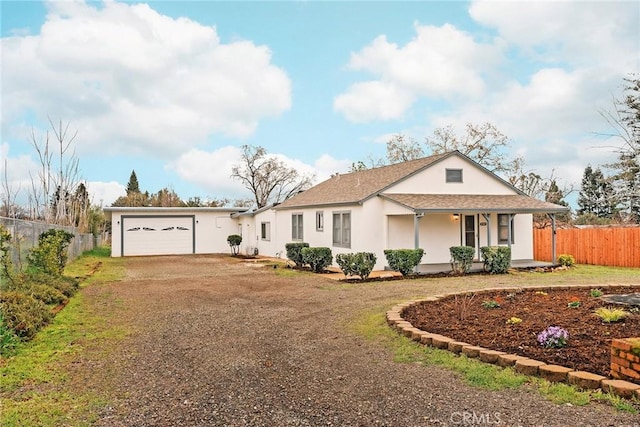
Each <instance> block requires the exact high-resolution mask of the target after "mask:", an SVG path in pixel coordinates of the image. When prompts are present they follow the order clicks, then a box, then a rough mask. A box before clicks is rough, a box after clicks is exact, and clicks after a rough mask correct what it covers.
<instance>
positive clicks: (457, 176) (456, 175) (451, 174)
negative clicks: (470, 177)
mask: <svg viewBox="0 0 640 427" xmlns="http://www.w3.org/2000/svg"><path fill="white" fill-rule="evenodd" d="M446 174H447V182H462V169H446Z"/></svg>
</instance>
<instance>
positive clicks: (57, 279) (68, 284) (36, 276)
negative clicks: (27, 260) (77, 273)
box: [20, 272, 80, 297]
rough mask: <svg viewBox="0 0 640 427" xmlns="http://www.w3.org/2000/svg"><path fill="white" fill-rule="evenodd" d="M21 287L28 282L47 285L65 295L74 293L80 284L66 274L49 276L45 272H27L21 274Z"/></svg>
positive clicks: (69, 295) (68, 295)
mask: <svg viewBox="0 0 640 427" xmlns="http://www.w3.org/2000/svg"><path fill="white" fill-rule="evenodd" d="M20 281H21V282H22V283H23V285H22V287H25V285H28V284H40V285H47V286H50V287H52V288H54V289H57V290H58V291H60V292H62V294H63V295H65V296H66V297H71V296H73V295H75V293H76V292H77V291H78V287H79V286H80V282H79V281H78V279H75V278H73V277H67V276H51V275H49V274H45V273H38V272H36V273H28V274H23V275H21V278H20Z"/></svg>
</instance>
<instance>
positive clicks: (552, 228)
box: [549, 213, 557, 265]
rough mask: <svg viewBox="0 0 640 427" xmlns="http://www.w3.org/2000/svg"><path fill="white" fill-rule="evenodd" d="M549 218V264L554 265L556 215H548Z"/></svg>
mask: <svg viewBox="0 0 640 427" xmlns="http://www.w3.org/2000/svg"><path fill="white" fill-rule="evenodd" d="M549 218H551V262H553V265H556V261H557V260H556V214H554V213H550V214H549Z"/></svg>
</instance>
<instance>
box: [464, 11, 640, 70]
mask: <svg viewBox="0 0 640 427" xmlns="http://www.w3.org/2000/svg"><path fill="white" fill-rule="evenodd" d="M469 14H470V15H471V17H472V18H473V19H474V20H476V21H477V22H479V23H481V24H483V25H485V26H488V27H494V28H496V29H497V31H498V33H499V34H500V35H501V36H502V37H503V38H504V39H505V40H506V41H507V42H509V43H510V44H515V45H517V46H520V47H522V48H525V49H527V50H528V53H529V54H533V53H534V52H536V54H537V58H538V60H540V61H561V62H563V63H569V64H572V65H574V66H575V65H578V64H581V65H587V66H594V65H596V66H599V67H602V68H613V69H616V68H617V69H620V68H622V69H625V70H626V71H627V72H631V71H635V70H638V68H639V65H640V62H639V61H640V58H639V57H638V54H637V53H638V51H640V38H639V37H638V36H639V34H640V21H638V16H639V15H640V5H639V4H638V2H632V1H629V2H627V1H615V2H578V1H564V2H557V1H556V2H540V1H537V2H536V1H527V2H494V1H474V2H473V3H472V4H471V7H470V8H469ZM630 53H632V54H631V55H630Z"/></svg>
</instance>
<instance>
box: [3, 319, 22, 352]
mask: <svg viewBox="0 0 640 427" xmlns="http://www.w3.org/2000/svg"><path fill="white" fill-rule="evenodd" d="M19 342H20V338H18V336H17V335H16V334H15V332H13V329H11V328H9V327H8V326H7V325H6V324H5V321H4V317H3V315H2V311H0V355H2V356H11V355H12V354H13V353H14V350H15V348H16V347H17V346H18V343H19Z"/></svg>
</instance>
